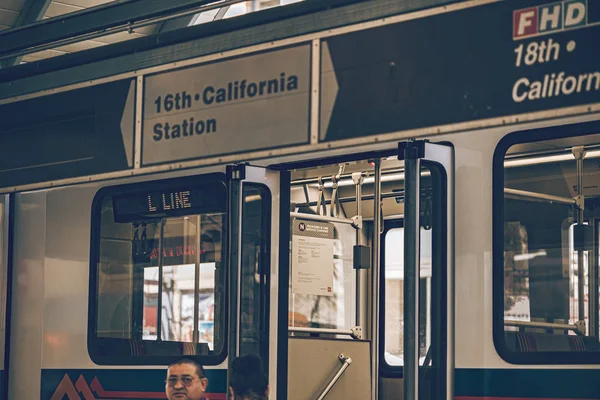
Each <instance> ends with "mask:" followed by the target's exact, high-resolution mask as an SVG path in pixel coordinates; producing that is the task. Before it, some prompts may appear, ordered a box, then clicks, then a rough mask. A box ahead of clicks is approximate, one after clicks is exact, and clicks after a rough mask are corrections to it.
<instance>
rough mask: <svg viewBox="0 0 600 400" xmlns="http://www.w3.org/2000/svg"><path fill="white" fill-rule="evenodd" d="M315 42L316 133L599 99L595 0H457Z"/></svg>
mask: <svg viewBox="0 0 600 400" xmlns="http://www.w3.org/2000/svg"><path fill="white" fill-rule="evenodd" d="M321 49H322V62H321V88H322V92H321V112H320V118H321V122H320V140H321V141H333V140H339V139H346V138H352V137H359V136H369V135H376V134H382V133H388V132H398V131H406V130H413V129H423V128H428V130H427V132H433V133H435V132H438V129H439V131H453V130H457V129H468V128H469V127H477V126H481V125H482V122H481V121H482V120H486V122H485V124H486V126H494V125H503V124H506V123H507V121H509V120H505V119H504V118H505V117H512V118H511V119H510V121H511V122H512V123H518V122H521V121H525V120H530V119H531V118H551V117H553V116H555V115H556V113H552V112H550V113H546V114H544V115H541V114H537V115H536V116H532V115H531V113H534V112H542V111H549V110H556V109H561V108H565V107H573V106H583V107H581V109H580V110H579V111H572V113H573V112H577V113H581V112H584V113H585V112H588V106H589V105H591V104H597V103H599V102H600V1H598V0H587V1H586V0H565V1H542V0H520V1H498V2H489V3H487V4H482V5H476V6H472V5H469V4H468V2H459V3H457V4H453V5H450V6H447V7H444V9H441V8H440V9H438V11H434V10H432V11H430V12H420V13H416V14H413V15H410V14H407V15H403V16H400V17H398V22H395V23H391V24H389V25H386V26H381V27H376V28H371V29H367V30H362V31H356V32H352V33H347V34H343V35H338V36H332V37H330V38H326V39H325V40H324V41H323V43H322V46H321ZM524 114H527V115H526V116H525V115H524ZM466 123H468V124H470V125H469V126H464V125H461V126H462V128H461V126H454V125H455V124H466Z"/></svg>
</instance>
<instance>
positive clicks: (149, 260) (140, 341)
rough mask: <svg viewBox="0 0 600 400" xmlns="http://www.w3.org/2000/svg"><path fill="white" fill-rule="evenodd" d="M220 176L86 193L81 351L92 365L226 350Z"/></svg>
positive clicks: (211, 357) (217, 355)
mask: <svg viewBox="0 0 600 400" xmlns="http://www.w3.org/2000/svg"><path fill="white" fill-rule="evenodd" d="M217 178H218V177H214V176H212V177H208V178H204V179H203V177H194V178H185V179H177V180H167V181H159V182H152V183H148V184H134V185H128V186H121V187H116V188H108V189H106V190H102V191H100V192H99V193H98V194H97V196H96V198H95V199H94V206H93V211H92V213H93V228H92V260H91V275H90V276H91V284H90V294H91V296H90V321H89V330H88V337H89V351H90V356H91V357H92V359H93V360H94V361H95V362H96V363H99V364H156V363H161V364H162V363H164V362H167V361H168V359H170V358H173V357H177V356H182V355H196V356H201V357H203V362H204V363H205V364H215V363H219V362H221V361H222V359H223V358H224V354H225V348H226V346H225V333H224V332H225V325H224V324H225V318H226V313H225V297H224V296H225V290H224V287H225V271H224V269H223V260H224V256H223V251H224V246H223V241H224V238H225V237H226V231H225V229H226V220H225V215H226V204H227V192H226V187H225V185H224V184H223V183H222V182H219V181H218V180H216V179H217Z"/></svg>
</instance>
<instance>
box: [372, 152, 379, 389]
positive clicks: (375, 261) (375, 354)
mask: <svg viewBox="0 0 600 400" xmlns="http://www.w3.org/2000/svg"><path fill="white" fill-rule="evenodd" d="M373 161H374V164H375V169H374V172H375V187H374V188H373V194H374V196H373V205H374V207H375V208H374V210H373V251H372V253H371V257H372V261H371V268H372V270H373V275H372V278H373V281H372V282H371V283H372V285H371V299H372V300H371V306H372V313H371V343H372V344H373V348H372V352H371V358H372V363H371V366H372V367H371V368H372V369H371V377H372V380H371V398H372V399H377V398H379V276H380V275H379V273H380V271H379V261H380V257H379V256H380V254H379V253H380V252H379V244H380V240H381V233H380V232H381V220H380V216H381V160H380V159H379V158H376V159H375V160H373Z"/></svg>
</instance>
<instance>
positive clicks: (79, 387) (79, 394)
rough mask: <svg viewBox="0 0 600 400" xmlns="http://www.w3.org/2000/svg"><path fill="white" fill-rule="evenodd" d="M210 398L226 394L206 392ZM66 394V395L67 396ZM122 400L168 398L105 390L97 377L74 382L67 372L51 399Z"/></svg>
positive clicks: (221, 399) (220, 399)
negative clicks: (89, 380) (89, 382)
mask: <svg viewBox="0 0 600 400" xmlns="http://www.w3.org/2000/svg"><path fill="white" fill-rule="evenodd" d="M206 395H207V398H208V399H209V400H224V399H225V394H208V393H207V394H206ZM65 396H66V397H65ZM65 398H66V399H68V400H121V399H166V396H165V393H164V392H133V391H108V390H104V388H103V387H102V385H101V384H100V381H99V380H98V378H97V377H94V379H92V383H91V384H89V385H88V383H87V382H86V380H85V378H84V377H83V375H79V378H78V379H77V381H76V382H75V384H73V381H72V380H71V378H69V375H67V374H65V376H64V377H63V379H62V380H61V381H60V383H59V384H58V387H57V388H56V390H55V391H54V394H53V395H52V397H51V398H50V400H64V399H65Z"/></svg>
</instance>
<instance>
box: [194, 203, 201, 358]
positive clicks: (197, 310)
mask: <svg viewBox="0 0 600 400" xmlns="http://www.w3.org/2000/svg"><path fill="white" fill-rule="evenodd" d="M201 222H202V216H201V215H198V218H197V219H196V249H195V252H196V260H195V261H196V266H195V269H194V331H193V333H192V335H193V342H194V349H196V348H197V347H196V344H197V343H198V342H199V341H200V330H199V328H198V324H199V321H198V319H199V317H200V304H198V303H199V300H200V248H201V244H200V233H201V227H200V224H201ZM194 354H196V353H195V352H194Z"/></svg>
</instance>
